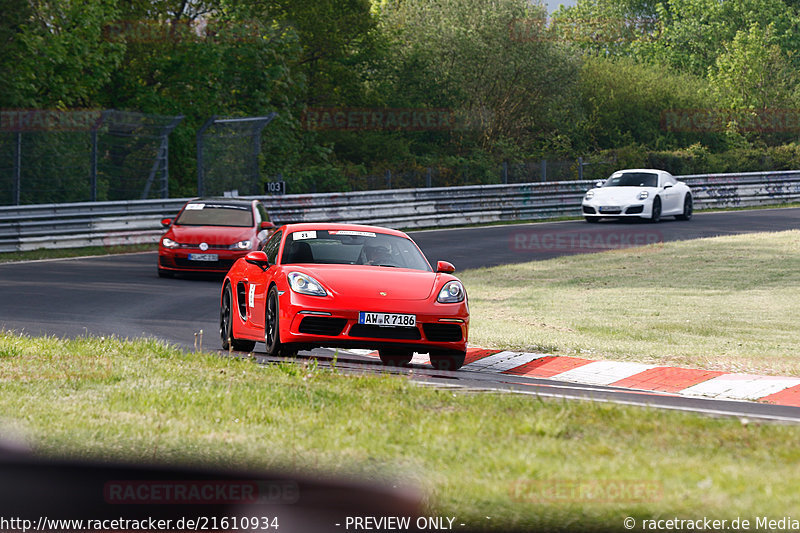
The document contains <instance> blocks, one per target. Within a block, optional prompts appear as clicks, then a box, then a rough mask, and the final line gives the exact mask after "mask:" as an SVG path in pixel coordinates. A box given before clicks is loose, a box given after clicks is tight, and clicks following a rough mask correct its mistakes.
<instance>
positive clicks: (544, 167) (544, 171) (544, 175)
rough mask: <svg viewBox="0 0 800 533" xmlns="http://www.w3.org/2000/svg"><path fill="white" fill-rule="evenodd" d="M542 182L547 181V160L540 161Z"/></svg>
mask: <svg viewBox="0 0 800 533" xmlns="http://www.w3.org/2000/svg"><path fill="white" fill-rule="evenodd" d="M542 181H547V159H542Z"/></svg>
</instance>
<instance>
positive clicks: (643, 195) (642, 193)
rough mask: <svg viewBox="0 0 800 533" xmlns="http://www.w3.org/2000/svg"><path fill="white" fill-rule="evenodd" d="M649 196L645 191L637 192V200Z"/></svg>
mask: <svg viewBox="0 0 800 533" xmlns="http://www.w3.org/2000/svg"><path fill="white" fill-rule="evenodd" d="M648 196H650V193H649V192H647V191H642V192H640V193H639V200H647V197H648Z"/></svg>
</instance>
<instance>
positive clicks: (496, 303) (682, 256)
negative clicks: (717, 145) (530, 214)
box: [461, 230, 800, 376]
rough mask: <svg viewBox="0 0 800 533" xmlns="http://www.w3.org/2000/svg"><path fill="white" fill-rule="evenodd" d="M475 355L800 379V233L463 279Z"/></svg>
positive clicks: (590, 257) (484, 272) (578, 259)
mask: <svg viewBox="0 0 800 533" xmlns="http://www.w3.org/2000/svg"><path fill="white" fill-rule="evenodd" d="M461 279H462V280H463V281H464V284H465V285H466V287H467V291H468V292H469V296H470V311H471V318H470V343H471V344H474V345H478V346H484V347H493V348H502V349H512V350H523V351H536V352H548V353H554V354H564V355H576V356H581V357H586V358H590V359H612V360H623V361H638V362H643V363H654V364H666V365H682V366H689V367H697V368H706V369H717V370H725V371H731V372H755V373H762V374H773V375H792V376H798V375H800V357H798V352H800V327H798V323H797V316H798V312H797V302H798V301H800V231H797V230H794V231H787V232H780V233H758V234H749V235H736V236H729V237H717V238H711V239H700V240H693V241H684V242H671V243H665V244H658V245H653V246H650V247H645V248H630V249H624V250H619V251H612V252H605V253H597V254H585V255H580V256H572V257H562V258H558V259H552V260H548V261H538V262H531V263H525V264H518V265H509V266H504V267H495V268H487V269H480V270H472V271H465V272H463V273H461Z"/></svg>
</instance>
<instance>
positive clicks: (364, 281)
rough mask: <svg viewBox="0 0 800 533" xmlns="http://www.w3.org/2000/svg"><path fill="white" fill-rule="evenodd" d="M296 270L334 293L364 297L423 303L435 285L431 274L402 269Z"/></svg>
mask: <svg viewBox="0 0 800 533" xmlns="http://www.w3.org/2000/svg"><path fill="white" fill-rule="evenodd" d="M298 266H299V265H298ZM287 268H290V265H287ZM297 270H298V271H304V272H307V273H308V274H309V275H310V276H313V277H314V279H316V280H317V281H319V282H320V283H322V285H323V286H324V287H326V288H327V289H329V290H331V291H333V292H334V293H338V294H346V295H348V296H361V297H364V298H387V299H393V300H427V299H428V298H429V297H430V295H431V292H432V291H433V289H434V284H435V283H436V274H435V273H433V272H423V271H421V270H410V269H405V268H391V267H377V266H355V265H344V266H338V265H319V266H311V265H304V266H302V267H300V268H297ZM381 293H386V294H385V295H384V294H381Z"/></svg>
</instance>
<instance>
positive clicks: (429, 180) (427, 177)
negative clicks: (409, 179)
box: [425, 167, 433, 189]
mask: <svg viewBox="0 0 800 533" xmlns="http://www.w3.org/2000/svg"><path fill="white" fill-rule="evenodd" d="M432 177H433V176H432V175H431V167H428V172H427V174H426V175H425V186H426V187H427V188H429V189H430V188H431V184H432V182H433V179H432Z"/></svg>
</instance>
